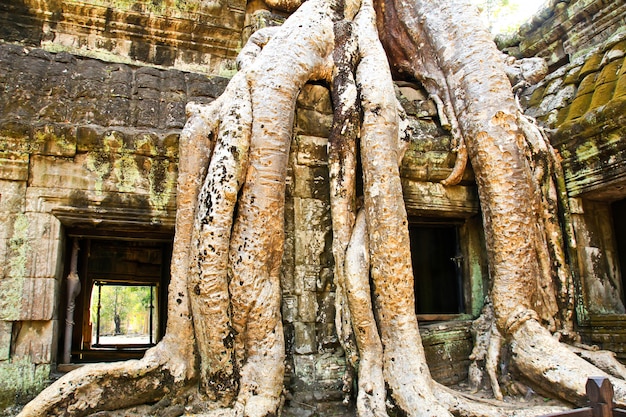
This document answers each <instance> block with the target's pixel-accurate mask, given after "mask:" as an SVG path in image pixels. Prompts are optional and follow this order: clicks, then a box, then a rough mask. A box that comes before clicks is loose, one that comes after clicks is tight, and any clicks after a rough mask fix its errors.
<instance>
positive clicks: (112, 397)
mask: <svg viewBox="0 0 626 417" xmlns="http://www.w3.org/2000/svg"><path fill="white" fill-rule="evenodd" d="M278 3H280V4H285V5H288V7H289V8H292V7H295V5H294V2H293V1H289V2H278ZM281 7H282V6H281ZM285 7H287V6H285ZM377 24H378V30H377V29H376V25H377ZM379 33H380V38H379ZM381 41H382V43H381ZM383 48H384V49H383ZM385 52H386V54H385ZM238 63H239V65H240V71H239V73H238V74H237V75H235V76H234V77H233V79H232V80H231V82H230V83H229V86H228V87H227V89H226V91H225V93H224V94H223V95H222V97H220V98H219V99H218V100H216V101H215V102H213V103H211V104H210V105H207V106H204V105H193V104H191V105H189V106H188V112H189V120H188V122H187V124H186V126H185V129H184V130H183V132H182V135H181V152H180V165H179V178H178V196H177V210H178V211H177V218H176V236H175V240H174V253H173V259H172V268H171V275H172V279H171V284H170V287H169V298H168V302H169V306H168V328H167V333H166V336H165V337H164V339H163V340H162V341H161V342H160V343H159V344H158V345H157V346H156V347H155V348H153V349H151V350H150V351H148V353H147V354H146V356H145V357H144V358H143V359H142V360H140V361H129V362H124V363H115V364H108V365H93V366H86V367H84V368H82V369H80V370H77V371H75V372H73V373H70V374H68V375H66V376H65V377H63V378H62V379H60V380H59V381H57V382H56V383H55V384H53V385H52V386H50V387H49V388H47V389H46V390H44V391H43V392H42V393H41V394H40V395H39V396H38V397H37V398H36V399H35V400H33V401H32V402H31V403H30V404H29V405H27V406H26V408H24V410H23V412H22V414H21V415H22V416H49V415H76V416H82V415H87V414H89V413H92V412H94V411H96V410H105V409H111V408H119V407H126V406H130V405H133V404H141V403H144V402H154V401H157V400H159V399H160V398H162V397H164V396H172V397H175V396H180V393H181V392H182V390H183V389H185V390H190V389H191V390H195V391H196V392H198V393H199V395H198V398H201V401H202V402H203V407H204V408H205V409H209V410H210V409H221V411H219V412H220V413H226V414H229V415H233V414H234V415H236V416H240V415H243V416H259V417H261V416H270V415H274V414H275V413H277V412H278V411H279V408H280V404H281V401H282V390H283V386H282V384H283V376H284V364H283V362H284V357H285V347H284V335H283V328H282V319H281V315H280V302H281V288H280V280H279V271H280V263H281V260H282V254H283V245H284V229H283V223H284V220H283V213H284V203H285V179H286V175H287V159H288V155H289V147H290V143H291V139H292V129H293V114H294V109H295V101H296V97H297V95H298V93H299V91H300V89H301V88H302V87H303V86H304V84H305V83H306V82H307V81H309V80H323V81H325V82H327V83H328V84H329V85H331V86H332V94H333V105H334V123H333V131H332V133H331V137H330V141H329V168H330V181H331V211H332V222H333V233H334V237H333V239H334V240H333V255H334V257H335V278H336V285H337V321H336V323H337V333H338V335H339V338H340V341H341V343H342V344H343V346H344V347H345V348H346V352H347V360H348V361H349V362H350V363H351V364H354V365H356V364H357V363H358V384H357V386H358V393H357V410H358V413H359V415H360V416H362V417H365V416H386V414H387V409H386V408H387V400H388V399H391V400H392V401H393V402H394V404H395V406H396V407H397V408H399V410H400V411H399V413H400V414H405V415H409V416H438V417H439V416H446V415H452V414H454V415H463V416H505V415H506V416H513V415H515V416H523V415H537V414H545V413H546V412H547V411H546V410H545V409H535V410H516V409H513V408H511V407H508V406H506V405H504V404H503V403H500V402H495V403H494V402H491V403H487V402H485V401H481V400H477V399H475V398H468V397H467V396H465V395H462V394H459V393H454V392H452V391H450V390H448V389H447V388H445V387H442V386H440V385H439V384H437V383H435V382H434V381H433V380H432V378H431V376H430V372H429V370H428V366H427V363H426V358H425V354H424V349H423V347H422V343H421V339H420V333H419V328H418V323H417V318H416V316H415V313H414V312H415V305H414V297H413V272H412V266H411V262H410V259H411V256H410V248H409V235H408V227H407V226H408V221H407V216H406V211H405V208H404V202H403V198H402V188H401V184H400V176H399V169H398V165H399V162H400V161H401V159H402V155H403V149H404V148H403V146H404V145H403V142H402V141H403V139H406V136H407V135H408V132H409V131H410V129H409V128H407V126H406V120H404V119H403V112H402V109H399V104H398V103H397V100H396V98H395V94H394V88H393V83H392V73H393V74H395V75H396V76H402V77H409V78H411V79H415V80H418V81H420V82H421V83H422V84H423V85H424V87H425V88H426V89H427V90H428V92H429V94H430V95H431V97H432V98H433V100H434V101H435V102H436V103H437V106H438V109H439V116H440V120H441V122H442V125H443V126H444V127H446V128H447V129H449V130H450V132H451V134H452V136H453V138H454V140H455V144H454V150H455V151H456V152H457V163H456V164H455V168H454V170H453V172H452V174H451V175H450V177H449V178H447V179H446V180H445V181H444V184H446V185H450V184H454V183H456V182H458V181H459V180H460V179H461V177H462V173H463V169H464V167H465V162H466V160H467V158H469V160H470V161H471V163H472V166H473V168H474V172H475V175H476V182H477V184H478V190H479V195H480V202H481V207H482V213H483V220H484V226H485V236H486V243H487V254H488V260H489V268H490V275H491V278H492V285H491V288H490V296H491V299H492V300H493V313H494V316H493V317H494V318H493V320H492V322H493V324H492V325H491V326H490V325H485V326H483V328H484V331H485V332H489V333H490V334H491V335H492V339H491V344H489V343H485V346H488V347H485V349H487V350H488V351H490V352H491V353H489V354H488V357H487V362H488V372H489V375H490V379H491V380H492V385H494V392H497V390H496V387H495V385H497V378H496V375H495V374H496V368H497V367H496V360H497V357H498V356H497V354H496V353H495V352H497V351H498V350H499V347H500V343H501V339H500V335H502V338H503V339H502V340H504V343H509V344H510V350H511V352H512V354H513V362H514V364H515V365H516V367H517V369H518V370H519V371H520V372H521V373H522V374H523V376H524V377H525V378H527V379H528V380H530V382H531V383H533V384H534V385H536V386H537V387H540V388H542V389H544V390H547V391H551V392H553V393H554V394H557V395H560V396H562V397H564V398H566V399H569V400H571V399H572V398H574V399H581V398H582V397H583V396H584V394H585V381H586V378H587V377H588V376H589V375H590V374H594V375H603V372H602V371H600V370H599V369H598V368H597V367H595V366H593V365H591V364H589V363H588V362H587V361H585V360H584V359H582V357H589V358H590V359H600V358H598V357H597V355H596V356H595V357H592V356H593V355H582V354H580V355H577V354H575V353H574V352H573V351H572V350H570V349H568V348H567V347H566V346H565V345H564V344H562V343H560V342H559V341H558V340H557V339H556V338H555V337H553V336H552V333H551V332H558V334H559V335H565V336H567V337H569V338H570V339H575V335H574V334H573V333H572V329H573V326H572V309H573V301H572V300H573V292H572V289H571V287H572V285H571V282H572V278H571V272H569V270H567V269H563V268H554V267H552V265H554V260H555V259H557V260H558V261H559V262H560V263H561V264H562V265H566V264H567V262H566V259H565V258H566V255H565V254H566V253H567V248H565V247H564V242H565V240H566V239H563V238H562V237H560V236H561V235H560V233H561V230H562V228H560V227H559V223H558V221H559V220H560V219H561V218H562V216H561V214H562V213H560V212H559V210H563V208H564V207H565V206H564V204H562V205H553V204H549V203H548V202H547V200H548V199H547V198H545V196H544V197H542V191H546V192H548V193H551V194H550V197H551V198H553V197H554V196H558V197H560V198H563V196H564V194H563V193H562V192H561V193H560V194H559V191H558V188H557V185H558V183H559V180H558V178H556V176H558V173H559V170H558V166H557V165H555V164H556V161H555V160H554V159H546V160H542V161H539V159H540V158H549V154H550V148H549V145H548V144H546V143H545V142H542V140H543V139H542V138H540V137H539V136H536V135H537V132H536V129H533V128H531V127H529V126H528V125H527V124H526V123H527V121H526V119H524V118H523V117H522V116H521V115H520V111H519V109H518V108H517V105H516V102H515V99H514V97H513V94H512V92H511V84H510V82H509V80H508V78H507V75H506V71H505V64H504V60H503V59H502V56H501V54H500V53H499V52H498V51H497V49H496V47H495V45H494V44H493V42H492V41H491V40H490V35H489V34H488V32H487V31H486V30H485V29H483V28H481V24H480V22H479V21H478V18H477V15H476V13H475V12H474V11H473V8H471V7H470V6H469V4H467V3H465V2H462V1H457V0H448V1H440V2H432V1H427V0H416V1H414V2H401V1H396V0H377V1H376V3H375V4H374V5H373V4H372V2H371V0H363V1H362V2H359V1H357V0H352V1H340V0H308V1H306V2H304V3H303V4H302V5H301V6H300V8H299V9H298V10H297V11H296V12H295V13H294V14H293V15H291V17H290V18H289V19H287V21H286V22H285V23H284V24H283V26H281V27H280V28H267V29H264V30H262V31H259V32H257V33H256V34H254V35H253V36H252V37H251V38H250V40H249V42H248V44H247V45H246V46H245V47H244V48H243V49H242V52H241V54H240V57H239V58H238ZM360 117H362V119H360ZM357 145H359V146H360V161H358V160H357V159H356V158H357V152H356V149H357ZM535 151H537V152H538V153H533V152H535ZM528 155H533V158H535V159H537V158H539V159H537V161H539V162H537V161H535V162H537V163H531V162H529V161H528V158H527V156H528ZM359 163H360V165H361V167H362V171H363V177H364V178H363V183H364V190H363V196H358V195H357V194H356V192H357V191H356V185H355V184H356V179H355V175H356V172H357V171H358V170H357V166H358V165H359ZM546 172H548V174H546ZM544 174H545V175H544ZM555 178H556V180H555ZM544 181H545V182H544ZM555 184H556V185H555ZM561 191H562V190H561ZM361 198H362V200H363V207H362V208H361V211H360V212H359V213H358V215H357V208H358V207H357V206H358V205H359V204H358V203H357V200H360V199H361ZM560 216H561V217H560ZM546 230H547V231H548V232H549V234H550V235H551V236H550V237H546ZM529 231H530V232H529ZM529 236H530V237H531V238H529ZM540 287H541V288H545V289H544V290H540ZM372 294H373V295H374V297H373V298H372ZM492 326H496V327H492ZM354 345H356V347H355V346H354ZM357 359H358V361H357ZM601 359H602V362H603V367H604V368H606V369H610V370H611V372H613V373H614V374H617V377H614V378H613V379H612V382H613V383H614V385H615V390H616V400H617V401H618V402H622V401H624V398H626V385H625V384H624V381H623V380H622V379H619V378H621V377H623V367H619V366H617V365H616V364H615V362H614V361H611V358H610V357H609V358H607V357H606V356H603V357H602V358H601ZM387 388H388V390H387Z"/></svg>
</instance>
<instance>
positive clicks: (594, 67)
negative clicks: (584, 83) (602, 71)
mask: <svg viewBox="0 0 626 417" xmlns="http://www.w3.org/2000/svg"><path fill="white" fill-rule="evenodd" d="M603 55H604V54H602V53H599V52H598V53H595V54H592V55H591V56H589V57H588V58H587V60H586V61H585V64H584V65H583V66H582V68H581V69H580V74H579V79H580V80H582V79H583V78H585V77H586V76H587V75H589V74H591V73H594V72H596V71H598V69H599V68H600V66H601V65H602V58H603Z"/></svg>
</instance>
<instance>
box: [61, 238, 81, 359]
mask: <svg viewBox="0 0 626 417" xmlns="http://www.w3.org/2000/svg"><path fill="white" fill-rule="evenodd" d="M78 249H79V248H78V239H76V238H74V244H73V246H72V261H71V265H70V273H69V274H68V276H67V310H66V313H65V341H64V343H63V363H70V362H71V359H72V333H73V332H74V309H75V308H76V297H77V296H78V294H79V293H80V278H79V277H78Z"/></svg>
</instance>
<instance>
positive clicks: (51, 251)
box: [26, 213, 63, 278]
mask: <svg viewBox="0 0 626 417" xmlns="http://www.w3.org/2000/svg"><path fill="white" fill-rule="evenodd" d="M27 217H28V219H29V230H28V239H29V246H30V249H31V250H32V253H31V254H30V255H29V258H28V262H27V264H26V265H27V269H26V276H27V277H31V278H60V275H61V272H62V267H61V265H62V259H61V257H62V254H63V249H62V247H61V246H62V245H61V240H62V238H61V222H60V221H59V220H58V219H57V218H56V217H54V216H53V215H52V214H50V213H28V214H27Z"/></svg>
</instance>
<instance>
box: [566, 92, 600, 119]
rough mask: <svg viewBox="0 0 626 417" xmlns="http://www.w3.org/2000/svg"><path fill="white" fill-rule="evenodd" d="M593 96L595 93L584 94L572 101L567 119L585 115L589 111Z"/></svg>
mask: <svg viewBox="0 0 626 417" xmlns="http://www.w3.org/2000/svg"><path fill="white" fill-rule="evenodd" d="M592 97H593V94H584V95H581V96H577V97H576V98H575V99H574V101H573V102H572V105H571V106H570V107H569V112H568V114H567V119H566V120H565V121H566V122H569V121H570V120H574V119H577V118H579V117H581V116H583V115H584V114H585V113H586V112H587V109H589V104H590V103H591V98H592Z"/></svg>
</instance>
